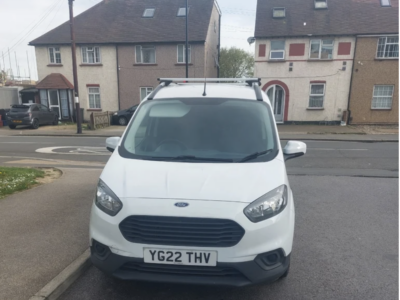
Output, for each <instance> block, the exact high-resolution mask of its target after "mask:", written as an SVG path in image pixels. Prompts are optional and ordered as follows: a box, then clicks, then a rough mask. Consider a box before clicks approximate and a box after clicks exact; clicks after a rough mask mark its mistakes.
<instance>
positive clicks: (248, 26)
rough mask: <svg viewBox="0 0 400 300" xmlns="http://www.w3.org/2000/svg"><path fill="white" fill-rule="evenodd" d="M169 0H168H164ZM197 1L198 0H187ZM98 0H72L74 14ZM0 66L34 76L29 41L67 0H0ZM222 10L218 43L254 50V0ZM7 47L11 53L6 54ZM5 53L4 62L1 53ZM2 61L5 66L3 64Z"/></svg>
mask: <svg viewBox="0 0 400 300" xmlns="http://www.w3.org/2000/svg"><path fill="white" fill-rule="evenodd" d="M132 1H134V0H132ZM165 1H168V0H165ZM190 1H197V0H189V5H190ZM99 2H101V0H75V1H74V14H75V15H77V14H80V13H82V12H83V11H85V10H87V9H89V8H90V7H92V6H93V5H95V4H97V3H99ZM0 4H1V10H0V20H1V24H2V25H1V26H0V66H1V69H7V70H8V69H10V58H11V67H12V70H13V74H14V75H17V73H18V70H17V68H16V59H15V57H17V61H18V65H19V72H20V76H24V77H25V76H26V77H28V76H29V68H28V59H29V67H30V72H31V77H32V79H35V80H36V79H37V70H36V60H35V56H34V55H35V51H34V47H31V46H28V43H29V42H30V41H32V40H33V39H35V38H36V37H39V36H41V35H42V34H44V33H46V32H47V31H49V30H51V29H53V28H55V27H57V26H58V25H60V24H62V23H64V22H65V21H67V20H68V18H69V15H68V0H12V1H7V0H0ZM218 4H219V5H220V7H221V10H222V33H221V46H222V47H231V46H236V47H239V48H242V49H244V50H246V51H249V52H254V45H253V46H249V44H248V43H247V41H246V40H247V38H248V37H250V36H253V34H254V24H255V11H256V6H257V0H245V1H244V0H218ZM8 48H10V56H9V55H8ZM2 52H3V53H4V62H3V57H2ZM4 65H5V68H4Z"/></svg>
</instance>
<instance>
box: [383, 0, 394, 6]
mask: <svg viewBox="0 0 400 300" xmlns="http://www.w3.org/2000/svg"><path fill="white" fill-rule="evenodd" d="M383 1H384V0H381V6H383V7H391V6H392V1H390V0H387V1H388V2H389V4H388V5H385V4H384V3H383Z"/></svg>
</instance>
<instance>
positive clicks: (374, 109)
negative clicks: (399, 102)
mask: <svg viewBox="0 0 400 300" xmlns="http://www.w3.org/2000/svg"><path fill="white" fill-rule="evenodd" d="M371 110H374V111H375V110H378V111H379V110H383V111H385V110H386V111H388V110H392V108H371Z"/></svg>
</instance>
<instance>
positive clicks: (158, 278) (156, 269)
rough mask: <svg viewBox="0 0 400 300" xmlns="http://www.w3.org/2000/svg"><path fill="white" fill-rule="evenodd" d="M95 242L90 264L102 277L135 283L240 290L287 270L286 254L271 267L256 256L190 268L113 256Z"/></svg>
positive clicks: (260, 256)
mask: <svg viewBox="0 0 400 300" xmlns="http://www.w3.org/2000/svg"><path fill="white" fill-rule="evenodd" d="M96 243H97V242H96V241H93V242H92V246H91V260H92V263H93V264H94V265H95V266H96V267H97V268H99V269H100V270H101V271H103V272H104V273H106V274H109V275H112V276H113V277H116V278H118V279H122V280H137V281H148V282H163V283H179V284H197V285H217V286H235V287H242V286H246V285H251V284H257V283H261V282H273V281H276V280H278V279H279V278H280V277H282V275H284V274H285V272H286V271H287V270H288V268H289V264H290V255H288V256H284V253H283V251H282V250H281V249H278V250H276V251H277V252H280V253H282V256H281V259H280V261H279V262H277V263H276V264H275V265H273V266H266V265H265V264H264V263H263V259H262V258H263V256H265V255H268V253H264V254H260V255H258V256H257V257H256V258H255V259H254V260H252V261H246V262H238V263H220V262H218V264H217V266H216V267H194V266H181V265H164V264H162V265H161V264H147V263H144V260H143V258H135V257H127V256H121V255H117V254H115V253H113V252H111V251H110V249H109V248H108V247H107V246H104V245H101V244H100V245H101V247H104V249H102V251H98V250H96V249H95V246H96Z"/></svg>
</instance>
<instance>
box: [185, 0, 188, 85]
mask: <svg viewBox="0 0 400 300" xmlns="http://www.w3.org/2000/svg"><path fill="white" fill-rule="evenodd" d="M188 48H189V45H188V0H186V45H185V58H186V78H189V49H188Z"/></svg>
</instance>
